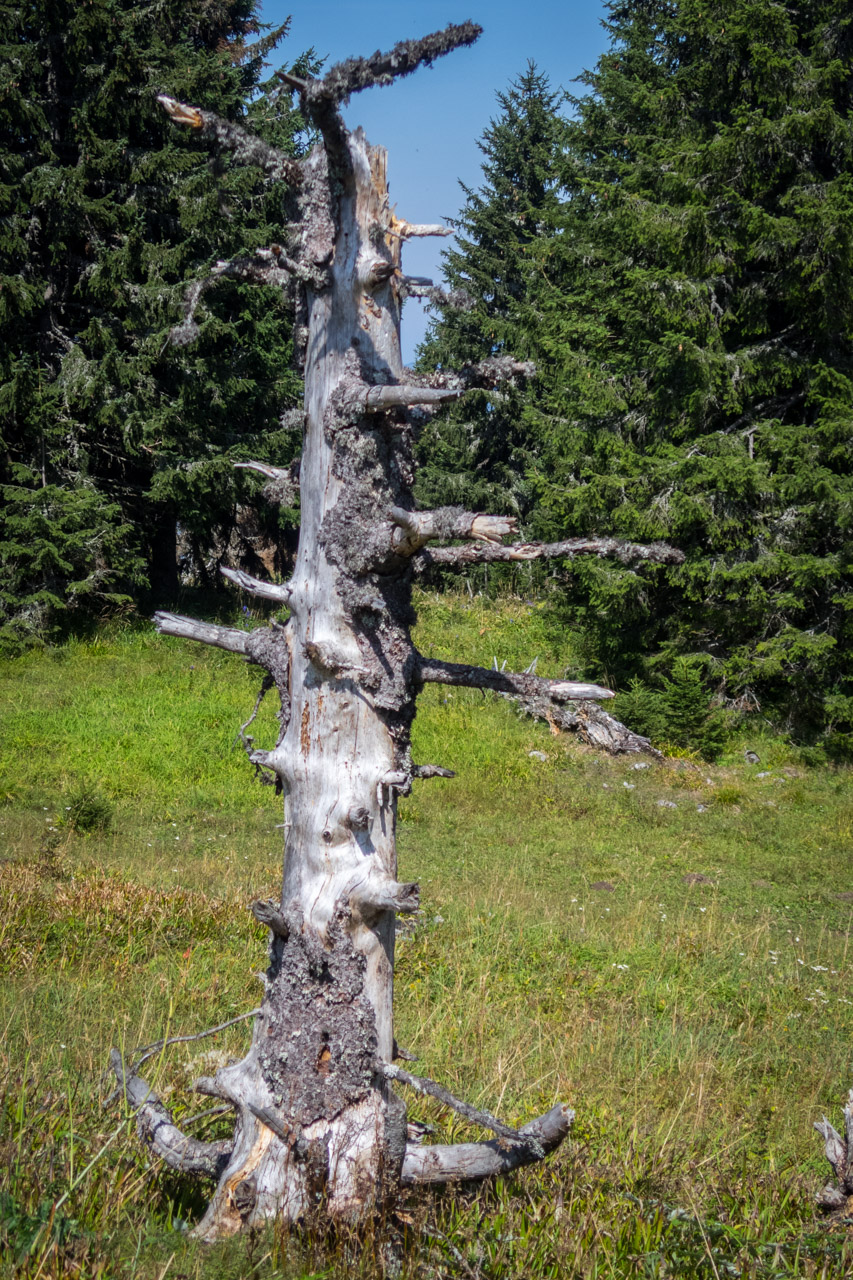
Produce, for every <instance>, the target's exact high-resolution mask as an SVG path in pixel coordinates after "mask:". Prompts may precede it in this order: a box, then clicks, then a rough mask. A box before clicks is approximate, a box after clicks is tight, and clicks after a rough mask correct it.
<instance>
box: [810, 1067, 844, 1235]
mask: <svg viewBox="0 0 853 1280" xmlns="http://www.w3.org/2000/svg"><path fill="white" fill-rule="evenodd" d="M814 1127H815V1129H817V1131H818V1133H819V1134H820V1136H821V1137H822V1138H823V1143H824V1154H825V1155H826V1158H827V1160H828V1161H829V1164H830V1167H831V1169H832V1172H833V1173H834V1174H835V1177H836V1185H835V1186H833V1185H832V1184H831V1183H830V1184H829V1185H828V1186H826V1187H824V1188H823V1190H822V1191H819V1192H818V1193H817V1196H816V1197H815V1198H816V1200H817V1202H818V1204H819V1205H820V1206H821V1208H823V1209H828V1210H836V1209H846V1208H847V1206H848V1204H849V1202H850V1200H851V1198H853V1089H851V1090H850V1092H849V1094H848V1095H847V1102H846V1104H845V1107H844V1137H843V1138H842V1136H841V1134H840V1133H839V1132H838V1131H837V1129H835V1128H834V1127H833V1126H832V1125H831V1124H830V1123H829V1121H828V1120H827V1118H826V1116H824V1117H823V1119H822V1120H817V1121H815V1125H814Z"/></svg>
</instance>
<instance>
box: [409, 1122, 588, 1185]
mask: <svg viewBox="0 0 853 1280" xmlns="http://www.w3.org/2000/svg"><path fill="white" fill-rule="evenodd" d="M574 1118H575V1113H574V1111H572V1109H571V1107H567V1106H564V1105H562V1104H560V1103H558V1104H557V1106H556V1107H552V1108H551V1110H550V1111H548V1112H546V1114H545V1115H544V1116H540V1117H539V1118H538V1119H537V1120H532V1121H531V1122H530V1124H526V1125H524V1127H523V1128H521V1129H519V1131H518V1133H519V1136H520V1137H521V1138H522V1140H523V1141H522V1142H521V1143H514V1144H513V1145H512V1146H507V1145H506V1143H505V1142H504V1141H502V1140H501V1139H493V1140H492V1141H491V1142H460V1143H455V1144H453V1145H452V1146H443V1145H440V1144H436V1145H435V1146H431V1147H425V1146H420V1145H417V1144H413V1143H410V1144H408V1145H407V1146H406V1154H405V1157H404V1159H403V1171H402V1175H401V1181H402V1182H403V1183H404V1184H408V1185H411V1184H412V1183H426V1182H463V1181H465V1180H467V1179H471V1180H474V1179H477V1180H479V1179H481V1178H489V1177H495V1176H497V1175H498V1174H501V1173H509V1172H510V1171H511V1170H513V1169H518V1168H519V1167H520V1166H521V1165H524V1164H532V1162H533V1161H534V1160H538V1159H541V1156H540V1155H539V1154H538V1152H537V1150H536V1148H538V1151H541V1152H543V1153H545V1154H547V1153H548V1152H549V1151H553V1149H554V1148H555V1147H558V1146H559V1145H560V1143H561V1142H562V1141H563V1139H564V1138H565V1136H566V1134H567V1133H568V1132H569V1129H570V1128H571V1125H572V1121H573V1120H574Z"/></svg>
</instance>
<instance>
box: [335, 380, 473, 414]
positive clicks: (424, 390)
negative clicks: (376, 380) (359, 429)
mask: <svg viewBox="0 0 853 1280" xmlns="http://www.w3.org/2000/svg"><path fill="white" fill-rule="evenodd" d="M462 390H463V388H461V387H460V388H442V387H421V386H418V385H417V384H412V385H410V386H384V385H383V386H379V387H361V388H359V389H358V390H357V391H353V392H352V393H351V394H350V395H349V396H347V403H348V405H350V406H352V408H353V409H356V410H357V411H359V412H361V413H371V412H372V413H378V412H380V411H381V410H382V409H406V408H409V407H410V406H411V405H416V404H444V403H446V402H447V401H450V400H458V399H459V397H460V396H461V395H462Z"/></svg>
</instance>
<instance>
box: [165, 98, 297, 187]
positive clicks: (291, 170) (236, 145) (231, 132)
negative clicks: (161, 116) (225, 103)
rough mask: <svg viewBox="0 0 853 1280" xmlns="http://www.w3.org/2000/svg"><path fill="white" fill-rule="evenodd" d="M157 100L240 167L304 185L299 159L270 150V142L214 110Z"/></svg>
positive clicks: (172, 116)
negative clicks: (256, 169)
mask: <svg viewBox="0 0 853 1280" xmlns="http://www.w3.org/2000/svg"><path fill="white" fill-rule="evenodd" d="M157 101H158V102H159V103H160V106H161V107H162V108H163V110H164V111H165V112H166V113H167V114H168V115H169V117H170V118H171V119H172V120H174V122H175V124H184V125H188V126H189V127H190V128H191V129H194V130H196V131H197V132H198V134H199V137H201V138H204V139H205V140H206V141H211V142H215V143H216V144H217V146H219V147H221V148H222V149H223V150H224V151H230V152H231V154H232V155H233V157H234V159H235V161H236V162H237V164H249V165H257V166H258V168H259V169H263V170H264V172H265V173H266V174H268V175H269V177H271V178H278V179H282V180H283V181H285V182H287V183H289V184H290V185H291V186H299V185H300V183H301V182H302V166H301V165H300V163H299V161H298V160H294V159H293V157H292V156H287V155H285V154H284V152H283V151H279V150H277V149H276V148H275V147H271V146H270V145H269V143H268V142H264V141H263V139H262V138H258V137H256V136H255V135H254V134H252V133H249V132H248V131H247V130H246V129H243V128H241V127H240V125H238V124H234V123H233V121H231V120H223V118H222V117H221V116H217V115H215V114H214V113H213V112H212V111H203V110H202V109H201V107H190V106H187V104H186V103H184V102H176V101H175V99H174V98H170V97H169V96H168V95H167V94H165V93H161V94H159V95H158V97H157Z"/></svg>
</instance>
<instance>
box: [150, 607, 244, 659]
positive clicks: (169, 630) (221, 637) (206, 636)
mask: <svg viewBox="0 0 853 1280" xmlns="http://www.w3.org/2000/svg"><path fill="white" fill-rule="evenodd" d="M154 622H155V625H156V627H157V630H158V631H159V632H160V634H161V635H163V636H178V637H179V638H180V639H182V640H197V641H198V642H199V644H211V645H213V646H214V648H216V649H227V651H228V652H229V653H246V642H247V640H248V639H249V635H250V633H249V632H248V631H237V630H236V629H235V628H234V627H217V626H215V625H214V624H213V623H212V622H197V621H196V620H195V618H184V617H182V616H181V615H180V614H177V613H162V612H158V613H155V614H154Z"/></svg>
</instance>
